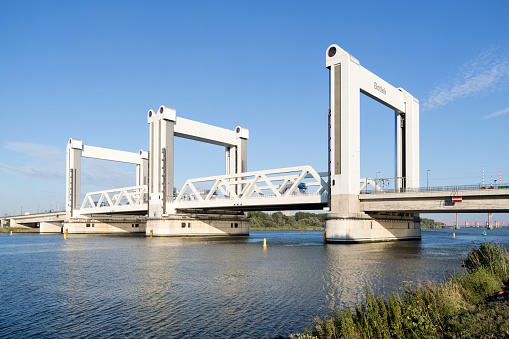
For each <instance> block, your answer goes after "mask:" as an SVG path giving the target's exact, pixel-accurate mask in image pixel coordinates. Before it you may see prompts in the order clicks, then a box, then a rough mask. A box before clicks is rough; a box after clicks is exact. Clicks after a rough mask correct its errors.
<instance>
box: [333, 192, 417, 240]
mask: <svg viewBox="0 0 509 339" xmlns="http://www.w3.org/2000/svg"><path fill="white" fill-rule="evenodd" d="M331 200H332V201H331V210H332V211H333V212H331V213H329V214H327V219H326V221H325V232H326V241H327V242H333V243H352V242H353V243H355V242H376V241H393V240H419V239H421V227H420V220H421V219H420V218H419V215H418V214H414V213H396V212H392V213H391V212H387V213H383V212H380V213H364V212H360V208H359V206H360V204H359V199H358V197H357V196H355V195H351V196H345V195H338V196H332V199H331ZM348 209H349V210H348Z"/></svg>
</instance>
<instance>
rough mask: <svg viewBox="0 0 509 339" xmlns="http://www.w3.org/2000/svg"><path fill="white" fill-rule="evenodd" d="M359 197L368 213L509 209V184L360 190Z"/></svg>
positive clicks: (474, 211)
mask: <svg viewBox="0 0 509 339" xmlns="http://www.w3.org/2000/svg"><path fill="white" fill-rule="evenodd" d="M359 200H360V206H361V211H363V212H365V213H374V212H402V213H484V212H485V213H508V212H509V188H499V189H475V190H456V191H430V192H405V193H377V194H359Z"/></svg>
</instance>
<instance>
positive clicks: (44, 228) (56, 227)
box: [39, 221, 62, 233]
mask: <svg viewBox="0 0 509 339" xmlns="http://www.w3.org/2000/svg"><path fill="white" fill-rule="evenodd" d="M61 232H62V222H61V221H57V222H49V221H41V222H40V223H39V233H61Z"/></svg>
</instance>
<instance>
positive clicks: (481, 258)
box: [291, 242, 509, 338]
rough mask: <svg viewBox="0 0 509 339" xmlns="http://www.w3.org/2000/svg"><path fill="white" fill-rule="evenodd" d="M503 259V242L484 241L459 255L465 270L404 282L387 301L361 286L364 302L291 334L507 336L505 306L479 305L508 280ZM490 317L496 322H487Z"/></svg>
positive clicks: (507, 256)
mask: <svg viewBox="0 0 509 339" xmlns="http://www.w3.org/2000/svg"><path fill="white" fill-rule="evenodd" d="M508 263H509V254H508V252H507V250H506V249H504V248H503V246H502V245H500V244H494V243H493V242H489V243H483V244H481V245H480V246H479V247H478V248H476V249H473V250H471V251H470V252H469V254H468V257H467V258H466V259H465V260H464V266H465V267H466V271H467V272H466V273H465V274H461V275H457V276H454V277H451V278H450V279H448V280H447V281H446V282H444V283H441V284H438V283H432V282H428V283H427V284H424V285H423V284H420V285H417V286H415V287H413V288H411V287H407V288H405V290H404V292H403V293H402V295H396V294H394V293H393V294H392V295H391V296H390V297H389V298H388V299H386V300H384V299H383V298H382V297H381V296H380V295H373V294H372V293H371V292H370V291H369V289H368V288H366V302H365V304H362V305H357V306H355V307H354V308H347V309H345V310H336V311H334V312H331V313H330V314H329V315H327V316H326V317H324V318H318V317H317V318H316V319H315V320H314V322H313V324H312V325H311V327H310V329H309V330H307V331H306V332H305V333H304V334H296V335H292V336H291V338H454V337H479V336H483V335H489V331H498V332H500V331H502V333H504V335H506V336H508V337H509V325H507V324H506V321H505V320H504V319H507V316H509V308H507V309H505V308H503V309H502V310H493V309H490V307H489V306H486V305H485V304H484V301H485V300H486V298H487V297H489V296H493V295H494V294H495V293H497V292H498V291H500V290H501V288H502V287H503V286H504V284H505V283H507V281H508V279H509V274H508V270H507V266H508ZM492 317H496V318H497V319H498V320H499V322H498V323H497V322H490V318H492ZM486 322H489V325H490V326H486ZM495 323H497V324H498V325H496V326H495V325H494V324H495ZM504 331H505V332H504Z"/></svg>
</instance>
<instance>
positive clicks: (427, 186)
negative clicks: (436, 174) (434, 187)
mask: <svg viewBox="0 0 509 339" xmlns="http://www.w3.org/2000/svg"><path fill="white" fill-rule="evenodd" d="M429 171H430V170H428V171H427V172H426V190H427V191H429Z"/></svg>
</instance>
